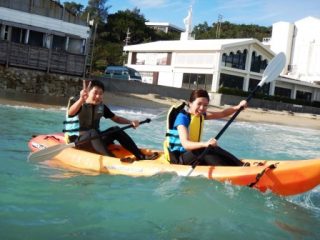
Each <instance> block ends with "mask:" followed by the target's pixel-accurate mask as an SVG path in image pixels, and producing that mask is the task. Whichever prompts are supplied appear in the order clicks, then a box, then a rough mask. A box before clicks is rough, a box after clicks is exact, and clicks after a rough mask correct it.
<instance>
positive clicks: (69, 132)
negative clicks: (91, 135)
mask: <svg viewBox="0 0 320 240" xmlns="http://www.w3.org/2000/svg"><path fill="white" fill-rule="evenodd" d="M75 101H76V100H75V98H70V99H69V102H68V107H67V111H66V119H65V121H64V122H63V124H64V129H63V132H64V133H65V140H66V142H69V141H70V137H71V136H80V134H81V132H82V131H88V130H90V129H96V130H99V129H100V119H101V117H103V114H104V104H99V105H92V104H86V103H85V104H83V105H82V107H81V110H80V112H79V114H77V115H75V116H73V117H69V115H68V110H69V108H70V106H71V105H72V104H73V103H74V102H75Z"/></svg>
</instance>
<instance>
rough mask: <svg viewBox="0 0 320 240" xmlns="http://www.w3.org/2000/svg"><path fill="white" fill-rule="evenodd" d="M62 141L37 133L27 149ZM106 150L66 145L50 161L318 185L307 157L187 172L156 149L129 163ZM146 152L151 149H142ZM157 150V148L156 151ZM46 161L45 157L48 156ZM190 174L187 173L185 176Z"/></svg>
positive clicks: (283, 185) (319, 169)
mask: <svg viewBox="0 0 320 240" xmlns="http://www.w3.org/2000/svg"><path fill="white" fill-rule="evenodd" d="M57 144H65V141H64V136H63V134H60V133H58V134H51V135H39V136H36V137H34V138H32V139H31V140H30V141H29V144H28V146H29V148H30V150H31V152H36V151H39V150H41V149H46V148H48V147H52V146H55V145H57ZM109 150H110V151H111V152H112V153H113V154H114V155H115V157H109V156H102V155H99V154H96V153H91V152H86V151H83V150H79V149H76V148H73V147H68V148H65V149H63V150H62V151H60V152H57V154H56V155H55V156H53V157H52V160H54V161H57V162H59V163H60V164H59V166H62V167H65V168H72V169H78V170H79V171H81V170H86V171H88V170H89V171H95V172H99V173H107V174H122V175H128V176H134V177H137V176H153V175H155V174H160V173H174V174H177V175H179V176H190V177H199V176H200V177H205V178H207V179H212V180H217V181H221V182H225V181H227V182H230V183H231V184H234V185H240V186H250V187H253V188H256V189H258V190H260V191H261V192H265V191H267V190H270V191H272V192H273V193H275V194H278V195H282V196H288V195H295V194H300V193H304V192H307V191H309V190H311V189H313V188H315V187H316V186H317V185H319V184H320V159H309V160H285V161H275V160H272V161H269V160H252V159H251V160H249V159H243V160H242V161H243V162H246V163H249V164H250V166H242V167H226V166H197V167H196V168H195V169H194V171H192V173H191V174H190V172H191V171H190V170H191V166H187V165H177V164H170V163H168V162H167V161H166V160H165V159H164V158H163V153H162V152H160V154H159V157H158V158H157V159H155V160H141V161H134V162H132V163H126V162H122V161H120V158H124V157H132V155H131V154H130V153H129V152H128V151H126V150H125V149H123V148H122V147H121V146H119V145H111V146H110V148H109ZM142 151H143V152H144V153H146V154H150V153H152V152H154V150H150V149H142ZM157 152H159V151H157ZM48 160H49V159H48ZM189 174H190V175H189Z"/></svg>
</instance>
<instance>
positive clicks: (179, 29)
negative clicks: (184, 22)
mask: <svg viewBox="0 0 320 240" xmlns="http://www.w3.org/2000/svg"><path fill="white" fill-rule="evenodd" d="M145 24H146V25H147V26H163V27H169V28H172V29H175V30H176V31H179V32H184V29H183V28H180V27H178V26H176V25H173V24H171V23H169V22H145Z"/></svg>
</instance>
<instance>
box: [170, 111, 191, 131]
mask: <svg viewBox="0 0 320 240" xmlns="http://www.w3.org/2000/svg"><path fill="white" fill-rule="evenodd" d="M189 124H190V118H189V117H188V116H187V115H186V114H183V113H179V114H178V116H177V117H176V120H175V121H174V124H173V128H175V129H176V128H177V127H178V126H179V125H183V126H185V127H186V128H188V127H189Z"/></svg>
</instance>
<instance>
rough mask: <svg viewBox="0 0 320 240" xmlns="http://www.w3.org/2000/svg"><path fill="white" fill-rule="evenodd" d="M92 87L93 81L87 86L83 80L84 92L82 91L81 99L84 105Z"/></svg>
mask: <svg viewBox="0 0 320 240" xmlns="http://www.w3.org/2000/svg"><path fill="white" fill-rule="evenodd" d="M90 87H91V81H90V82H89V84H88V86H86V81H85V80H82V90H81V91H80V99H81V100H82V102H83V103H84V102H85V101H86V100H87V98H88V95H89V91H90Z"/></svg>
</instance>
